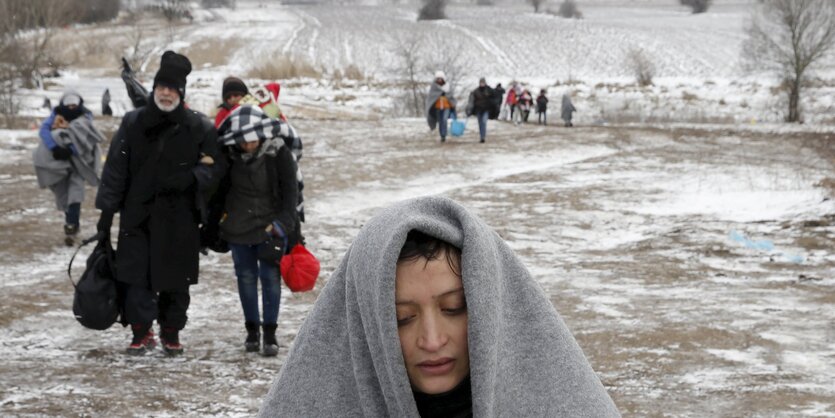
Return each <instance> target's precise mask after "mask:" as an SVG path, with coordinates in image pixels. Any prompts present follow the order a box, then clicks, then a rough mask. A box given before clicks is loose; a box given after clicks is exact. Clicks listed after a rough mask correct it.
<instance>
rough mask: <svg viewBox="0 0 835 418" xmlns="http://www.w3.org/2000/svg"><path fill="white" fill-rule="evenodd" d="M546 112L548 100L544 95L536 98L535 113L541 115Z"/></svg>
mask: <svg viewBox="0 0 835 418" xmlns="http://www.w3.org/2000/svg"><path fill="white" fill-rule="evenodd" d="M547 110H548V98H547V97H545V95H544V94H540V95H539V96H536V113H543V112H546V111H547Z"/></svg>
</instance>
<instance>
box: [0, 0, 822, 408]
mask: <svg viewBox="0 0 835 418" xmlns="http://www.w3.org/2000/svg"><path fill="white" fill-rule="evenodd" d="M238 3H239V6H240V7H239V8H238V9H237V10H234V11H224V12H222V13H216V14H215V16H213V20H211V21H209V20H203V21H199V22H197V23H194V24H192V25H185V26H177V27H175V28H174V29H167V28H164V27H163V26H162V25H161V24H160V23H159V22H148V23H147V27H148V28H149V29H152V30H149V32H148V33H146V42H147V43H148V44H149V45H151V46H153V47H155V48H156V50H157V51H158V52H161V51H162V50H164V49H166V48H169V47H170V48H174V49H177V50H180V51H183V52H186V53H187V54H189V56H191V57H192V58H193V61H194V64H195V72H194V73H193V74H192V76H190V78H189V87H188V102H189V103H190V105H191V106H192V107H194V108H197V109H200V110H203V111H205V112H207V113H209V112H211V110H212V109H213V108H214V106H215V105H216V104H217V100H218V96H219V93H220V84H221V81H222V79H223V78H224V77H225V76H227V75H230V74H236V75H243V76H244V77H245V76H246V74H247V73H248V71H250V70H251V69H252V68H254V67H256V66H257V65H258V63H260V62H263V61H264V60H269V59H277V58H276V57H285V56H290V57H294V58H296V59H300V60H301V59H303V60H306V61H308V62H310V63H311V64H312V65H315V66H316V67H319V68H323V69H324V71H323V73H324V75H323V76H322V77H321V78H318V79H302V80H290V81H287V80H280V81H283V83H282V84H283V86H284V88H283V89H282V96H281V102H282V106H283V108H284V110H285V111H286V112H287V113H288V114H289V115H290V117H291V119H292V120H293V121H294V123H295V125H297V128H298V129H299V131H300V132H301V134H302V137H303V139H304V141H305V157H304V159H303V160H302V162H301V165H302V169H303V171H304V173H305V178H306V190H305V197H306V199H307V216H308V222H307V224H306V225H305V227H304V232H305V235H306V237H307V240H308V243H309V247H310V248H311V249H312V250H313V251H314V253H315V254H316V255H317V256H318V257H319V258H320V259H321V261H322V267H323V271H322V276H321V277H322V278H321V279H320V282H319V283H318V284H317V289H316V290H314V291H313V292H309V293H304V294H291V293H290V292H289V291H287V290H286V289H285V291H284V293H283V295H282V307H281V316H280V326H279V334H280V340H279V341H280V344H281V353H280V355H279V357H278V358H276V359H264V358H261V357H259V356H253V355H247V354H246V353H244V351H243V349H242V339H243V319H242V314H241V312H240V307H239V301H238V295H237V290H236V287H235V279H234V274H233V269H232V262H231V258H230V257H229V256H228V255H217V254H211V255H209V256H206V257H204V258H202V264H201V283H200V284H199V285H198V286H195V287H193V288H192V306H191V309H190V310H189V324H188V326H187V328H186V330H185V331H184V333H183V341H184V343H185V345H186V354H185V355H184V356H183V357H180V358H176V359H170V358H166V357H165V356H163V355H162V354H161V353H160V352H155V353H154V354H152V355H149V356H146V357H144V358H131V357H127V356H125V355H124V354H123V349H124V348H125V346H126V345H127V343H128V340H129V337H128V333H129V332H128V331H127V330H125V329H122V328H121V327H114V328H112V329H110V330H108V331H105V332H94V331H89V330H85V329H83V328H82V327H81V326H80V325H78V324H77V323H76V322H75V320H74V319H73V317H72V315H71V303H72V292H71V290H72V288H71V286H70V284H69V282H68V281H67V278H66V266H67V262H68V261H69V258H70V256H71V255H72V250H71V249H68V248H66V247H63V246H62V245H61V243H62V239H63V237H62V233H61V225H62V215H60V214H59V213H57V212H56V211H55V210H54V206H53V203H52V197H51V194H50V193H49V192H48V191H44V190H38V189H37V186H36V180H35V176H34V171H33V169H32V167H31V151H32V150H33V149H34V147H35V146H36V145H37V141H38V140H37V138H36V133H35V132H34V131H33V130H31V129H28V130H2V131H0V157H2V158H0V184H2V188H0V242H2V243H3V245H2V246H0V259H2V260H3V261H2V262H0V358H2V359H3V361H2V362H0V415H3V416H18V415H26V416H38V415H44V416H67V415H117V416H123V415H136V416H207V415H209V416H249V415H252V414H253V413H254V412H255V411H256V410H257V408H258V406H259V404H260V401H261V399H262V398H263V396H264V395H265V393H266V391H267V389H268V387H269V384H270V382H271V380H272V378H273V377H274V376H275V374H276V373H277V371H278V369H279V368H280V366H281V362H282V360H283V358H284V357H285V356H286V353H287V350H288V349H289V347H290V345H291V343H292V340H293V338H294V336H295V333H296V331H297V329H298V327H299V325H300V324H301V322H302V321H303V319H304V317H305V315H306V313H307V312H308V310H309V309H310V307H311V306H312V303H313V302H314V301H315V298H316V295H317V294H318V291H319V289H321V286H322V285H324V283H325V282H326V281H327V278H328V276H329V274H330V273H331V272H332V271H333V270H334V269H335V268H336V265H337V263H338V261H339V260H340V258H341V256H342V254H343V253H344V251H345V250H346V249H347V247H348V245H349V244H350V242H351V240H352V239H353V238H354V236H355V235H356V233H357V232H358V231H359V229H360V228H361V226H362V225H363V223H364V222H366V221H367V219H369V217H370V216H372V214H373V213H375V211H376V210H377V209H379V208H380V207H382V206H385V205H387V204H389V203H393V202H395V201H398V200H401V199H404V198H408V197H412V196H418V195H423V194H434V193H440V194H444V195H447V196H450V197H453V198H455V199H458V200H460V201H461V202H463V203H464V204H465V205H466V206H468V207H470V208H471V209H472V210H474V211H475V212H477V213H478V214H479V215H481V216H482V217H484V218H485V220H486V221H487V222H488V223H489V224H491V225H492V226H494V227H495V228H496V230H497V231H498V232H499V233H500V234H501V235H502V236H503V237H504V238H505V239H506V240H508V242H509V243H510V245H511V247H512V248H513V249H514V250H515V251H517V253H518V254H519V255H520V256H521V257H522V259H523V260H524V261H525V262H526V264H527V265H528V267H529V269H530V270H531V272H532V273H533V274H534V276H535V277H536V278H537V280H538V281H539V283H540V284H541V285H542V286H543V288H544V289H545V291H546V292H547V294H548V295H549V296H550V297H551V299H552V301H553V303H554V306H555V307H556V308H557V310H558V311H559V312H560V313H561V314H562V315H563V317H564V318H565V320H566V322H567V324H568V325H569V327H570V329H571V330H572V331H573V332H574V334H575V335H576V337H577V339H578V341H579V343H580V345H581V346H582V347H583V349H584V350H585V352H586V354H587V356H588V357H589V359H590V361H591V363H592V365H593V366H594V368H595V370H596V371H597V372H598V374H599V375H600V377H601V379H602V381H603V383H604V385H605V386H606V387H607V389H608V390H609V392H610V393H611V395H612V397H613V398H614V399H615V402H616V403H617V405H618V407H619V408H620V409H621V412H622V413H623V414H624V415H625V416H687V417H705V416H780V417H784V416H785V417H788V416H820V417H826V416H828V417H835V384H833V382H835V309H833V308H832V307H833V304H835V275H833V272H835V253H833V248H835V200H833V196H832V191H831V190H832V189H829V190H827V189H826V188H824V187H821V186H820V184H821V182H822V180H824V179H825V178H830V179H831V178H833V177H835V174H833V166H834V165H835V162H833V161H832V160H831V158H832V153H831V148H832V147H833V141H835V138H833V137H835V128H833V126H832V125H831V124H827V123H831V122H832V116H831V115H832V114H833V113H832V106H833V103H832V100H833V95H832V88H831V87H827V83H823V84H821V85H820V86H818V87H815V88H812V89H810V90H809V92H810V95H809V96H808V97H807V99H806V100H805V101H804V106H805V111H806V115H807V122H810V123H807V124H805V125H800V126H798V125H795V126H783V125H778V124H774V123H773V122H777V121H779V120H780V119H781V118H782V113H781V112H783V111H784V110H783V103H782V100H784V97H783V96H784V94H783V93H774V92H773V91H772V87H775V83H774V81H772V80H770V79H769V78H767V77H765V76H763V75H750V74H743V73H741V71H740V70H739V66H738V60H737V57H738V52H739V48H740V45H741V42H742V39H743V34H742V28H743V25H744V17H745V10H746V7H747V5H748V2H745V1H721V0H717V1H716V2H715V3H716V4H715V6H714V7H713V8H712V9H711V10H710V12H709V13H707V14H705V15H701V16H691V15H690V14H688V13H687V12H686V10H685V9H683V8H680V7H678V6H676V5H675V3H677V2H674V1H661V0H645V1H632V2H629V1H626V0H624V1H614V0H609V1H603V0H597V1H592V0H589V1H585V2H581V4H580V6H581V10H582V11H583V14H584V19H583V20H574V21H569V20H562V19H558V18H554V17H549V16H544V15H534V14H532V13H530V9H529V8H528V7H523V6H521V5H520V6H510V5H502V6H500V7H496V8H484V7H475V6H452V7H450V9H449V14H450V17H451V19H450V20H449V21H445V22H434V23H432V22H420V23H418V22H415V21H414V20H415V19H414V18H415V8H414V7H411V6H410V7H405V6H403V7H394V6H385V7H382V6H377V7H370V6H368V7H345V6H284V7H271V8H259V7H258V2H244V1H239V2H238ZM218 16H220V17H222V19H216V18H217V17H218ZM154 29H155V31H154ZM130 30H131V29H130V28H129V27H127V26H125V25H106V26H104V27H81V28H75V29H70V30H68V31H78V33H79V34H87V35H91V34H95V35H96V36H99V37H101V39H102V42H109V44H110V45H111V46H113V47H114V48H115V47H116V46H118V45H119V39H121V38H119V37H120V36H123V35H124V34H125V33H127V32H129V31H130ZM411 36H418V37H420V38H421V39H424V42H425V43H426V45H430V46H433V47H437V46H438V45H441V47H442V48H447V49H449V50H451V51H453V52H455V53H456V54H458V55H460V56H461V59H462V61H463V62H466V63H468V66H467V71H466V77H465V78H464V79H463V80H461V81H460V84H461V85H468V84H473V83H474V81H475V79H476V78H477V77H479V76H481V75H484V76H486V77H488V79H489V80H490V81H491V82H498V81H501V82H503V83H505V84H507V82H509V81H510V80H512V79H518V80H521V81H524V82H526V83H528V84H529V85H530V86H531V87H533V88H534V89H538V88H543V87H548V88H549V91H551V97H552V99H554V101H555V102H558V98H559V95H561V94H562V93H563V92H569V93H571V94H573V95H574V102H575V105H576V106H577V107H578V109H580V111H579V112H578V114H577V118H576V119H575V122H576V124H577V125H579V126H580V127H579V128H575V129H565V128H559V127H556V126H548V127H540V126H535V125H526V126H520V127H514V126H511V125H508V124H504V123H496V122H491V123H490V134H489V135H488V142H487V143H486V144H477V143H476V142H477V139H476V136H475V133H474V132H473V129H474V128H475V123H474V121H471V123H470V124H469V125H470V126H469V127H468V129H469V132H468V133H467V134H466V135H465V136H464V137H463V138H460V139H453V140H452V141H451V142H449V143H447V144H443V145H441V144H439V143H438V142H437V137H436V135H435V134H429V133H427V129H426V124H425V122H424V121H422V120H420V119H413V118H395V117H389V116H387V115H388V114H390V112H391V111H392V109H394V108H395V107H396V103H395V101H396V100H397V99H396V97H397V96H398V95H399V94H400V92H399V91H398V90H397V88H396V87H395V80H396V79H397V78H398V75H397V68H398V65H397V64H396V57H395V51H396V49H397V45H398V42H399V40H400V39H407V38H409V37H411ZM634 46H640V47H643V48H645V50H647V51H648V52H649V53H651V54H652V55H653V56H654V57H655V60H656V65H657V66H658V68H659V73H658V76H659V78H658V79H657V80H656V83H655V85H654V86H651V87H647V88H640V87H637V86H635V85H633V84H631V83H632V82H631V80H630V76H629V74H628V72H627V71H626V69H625V68H624V64H623V57H624V55H625V54H626V53H627V52H628V51H629V50H630V49H631V48H632V47H634ZM68 51H70V52H68V53H70V54H71V52H72V48H71V47H68ZM116 53H117V54H118V53H119V51H117V52H116ZM444 54H445V53H441V52H439V53H438V54H436V55H433V56H444ZM158 56H159V53H157V54H156V55H154V57H153V58H152V59H150V60H149V61H148V63H147V66H146V68H145V73H143V76H144V77H146V81H148V82H149V81H150V79H151V77H152V76H153V73H154V71H155V69H156V68H155V67H156V65H157V62H158V61H157V60H158V58H157V57H158ZM447 56H448V55H447ZM427 60H429V59H428V58H427ZM112 62H113V63H115V62H116V60H115V58H114V59H113V60H112ZM428 62H431V60H429V61H428ZM352 64H353V65H356V66H357V67H358V68H359V69H360V70H361V71H362V72H363V73H364V74H366V75H367V76H369V77H370V78H369V79H368V80H364V81H351V80H347V81H346V80H342V81H337V80H333V79H332V73H333V71H334V70H337V69H340V70H344V69H345V68H346V67H347V66H349V65H352ZM818 74H819V75H820V76H822V77H824V79H825V78H826V77H832V76H833V75H835V74H833V73H831V72H829V73H827V72H821V73H818ZM429 77H431V71H429V70H427V74H426V78H429ZM828 85H835V83H831V82H830V83H828ZM65 86H66V87H73V88H77V89H79V90H81V92H82V94H83V95H84V96H85V98H86V99H87V101H88V103H89V104H90V105H91V107H92V108H93V109H94V110H95V111H97V113H98V104H99V98H100V95H101V93H102V91H103V90H104V88H105V87H109V88H110V91H111V94H112V95H113V97H114V101H115V103H114V104H115V106H114V110H115V111H116V113H117V115H121V114H122V113H124V111H125V110H127V109H128V102H127V97H126V96H125V93H124V87H123V85H122V83H121V80H120V79H119V78H118V75H117V73H116V72H115V65H114V66H113V67H112V68H110V67H107V66H104V67H102V66H92V67H91V66H87V65H81V64H79V65H77V66H74V67H72V68H70V69H69V71H67V72H66V73H65V74H64V75H63V76H62V77H60V78H57V79H50V80H49V84H48V88H47V90H38V91H29V92H27V93H26V96H25V97H24V103H23V104H24V114H26V115H29V116H43V115H45V111H44V110H40V109H38V108H37V106H38V105H39V104H40V102H41V101H42V100H43V97H44V96H46V97H50V98H51V99H52V100H53V103H55V101H57V98H58V97H59V96H60V93H61V89H62V88H63V87H65ZM468 88H469V87H468ZM685 93H687V94H685ZM338 97H342V99H337V98H338ZM551 118H552V119H556V115H554V113H553V112H552V116H551ZM97 121H98V122H97V123H99V126H101V127H102V128H103V129H104V130H106V131H112V130H114V129H115V126H116V125H117V124H118V122H119V120H118V118H98V119H97ZM827 121H828V122H827ZM827 147H829V148H828V150H829V154H826V152H827ZM89 192H90V194H89V196H90V197H88V199H87V202H86V204H85V207H84V210H83V213H82V234H83V235H88V234H92V233H93V232H94V231H93V229H94V224H95V219H96V215H97V213H96V211H94V210H93V208H92V195H93V194H94V190H92V189H90V190H89ZM765 241H767V243H766V242H765ZM767 244H770V245H767ZM760 248H769V249H760ZM83 255H85V254H82V256H83ZM82 264H83V263H82V262H80V260H77V261H76V264H75V269H74V270H73V271H74V273H75V274H76V275H77V274H79V273H80V271H81V269H82ZM322 395H323V396H326V395H327V394H322Z"/></svg>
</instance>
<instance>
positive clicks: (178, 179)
mask: <svg viewBox="0 0 835 418" xmlns="http://www.w3.org/2000/svg"><path fill="white" fill-rule="evenodd" d="M194 180H195V179H194V173H192V172H191V170H189V171H184V172H182V173H177V174H172V175H170V176H168V177H166V178H164V179H162V180H160V181H159V183H158V184H157V192H158V193H173V192H182V191H185V190H186V189H188V186H191V185H192V183H194Z"/></svg>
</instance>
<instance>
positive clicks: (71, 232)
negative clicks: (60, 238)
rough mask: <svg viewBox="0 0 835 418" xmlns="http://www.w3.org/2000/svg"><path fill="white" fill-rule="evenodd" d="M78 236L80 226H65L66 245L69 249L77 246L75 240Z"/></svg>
mask: <svg viewBox="0 0 835 418" xmlns="http://www.w3.org/2000/svg"><path fill="white" fill-rule="evenodd" d="M77 235H78V225H70V224H66V225H64V244H67V247H72V246H73V245H74V244H75V238H76V236H77Z"/></svg>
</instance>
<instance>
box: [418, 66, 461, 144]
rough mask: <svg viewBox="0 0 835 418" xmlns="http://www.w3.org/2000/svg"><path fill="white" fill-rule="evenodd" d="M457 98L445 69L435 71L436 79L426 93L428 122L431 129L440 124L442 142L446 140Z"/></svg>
mask: <svg viewBox="0 0 835 418" xmlns="http://www.w3.org/2000/svg"><path fill="white" fill-rule="evenodd" d="M455 105H456V100H455V97H453V95H452V92H451V91H450V89H449V84H447V82H446V75H444V72H443V71H438V72H436V73H435V81H433V82H432V85H431V86H429V93H428V94H427V95H426V103H425V105H424V108H425V109H426V122H427V123H429V129H431V130H434V129H435V125H438V133H439V134H440V135H441V142H445V141H446V134H447V121H448V120H449V116H450V114H451V113H455Z"/></svg>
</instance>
